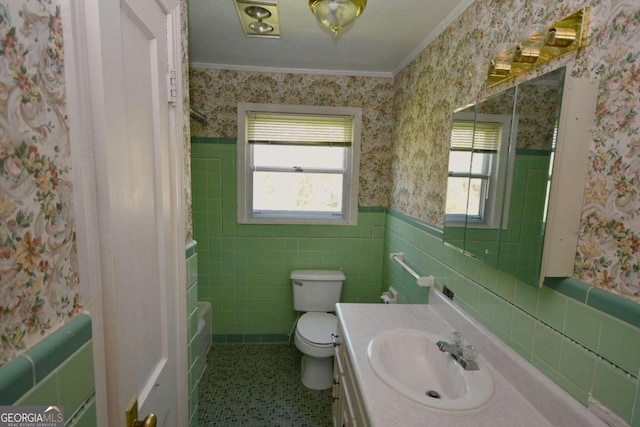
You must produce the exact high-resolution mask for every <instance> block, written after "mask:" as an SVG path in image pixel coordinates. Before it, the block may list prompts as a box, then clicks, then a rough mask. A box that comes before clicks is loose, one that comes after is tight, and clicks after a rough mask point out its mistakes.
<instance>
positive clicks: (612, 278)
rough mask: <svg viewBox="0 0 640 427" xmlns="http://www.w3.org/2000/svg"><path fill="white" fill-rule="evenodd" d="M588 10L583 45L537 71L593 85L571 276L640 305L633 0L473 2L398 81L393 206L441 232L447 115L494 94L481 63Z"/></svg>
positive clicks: (637, 19) (639, 148)
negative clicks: (521, 33)
mask: <svg viewBox="0 0 640 427" xmlns="http://www.w3.org/2000/svg"><path fill="white" fill-rule="evenodd" d="M584 6H590V7H591V23H590V27H589V34H588V38H589V41H588V46H587V47H586V48H585V49H583V50H582V51H580V52H578V54H571V55H568V56H567V57H564V58H561V59H559V60H557V61H554V62H552V63H550V64H548V65H547V66H545V67H543V68H542V69H540V70H539V71H538V72H537V74H542V73H545V72H548V71H550V70H551V69H553V68H557V67H560V66H562V65H565V64H566V65H567V66H568V67H569V70H570V72H571V73H572V74H573V75H574V76H578V77H586V78H593V79H597V80H598V81H599V98H598V101H597V112H596V119H595V122H594V128H593V140H592V141H589V142H587V143H589V144H590V145H591V150H590V151H591V154H590V164H589V169H588V178H587V182H586V186H585V200H584V207H583V213H582V224H581V227H580V238H579V244H578V250H577V254H576V264H577V265H576V268H575V272H574V276H575V277H576V278H578V279H580V280H582V281H584V282H586V283H589V284H592V285H594V286H598V287H601V288H604V289H607V290H609V291H611V292H613V293H616V294H618V295H621V296H623V297H626V298H629V299H631V300H633V301H636V302H640V194H639V192H640V117H638V112H639V111H640V98H639V97H638V93H639V92H640V31H639V30H638V28H639V27H640V3H639V2H638V1H637V0H594V1H584V0H565V1H562V0H541V1H537V2H530V1H526V0H514V1H506V0H491V1H483V2H474V3H473V4H472V5H471V6H470V7H469V8H468V9H467V10H466V11H465V12H464V13H463V14H462V15H461V16H460V17H459V18H458V19H457V20H456V21H454V22H453V23H452V24H451V25H450V26H449V27H448V28H447V29H446V30H445V31H444V32H443V33H442V34H441V35H440V36H439V37H438V38H437V39H436V40H435V41H434V42H433V43H431V44H430V45H429V46H427V48H426V49H425V50H424V51H423V52H422V53H421V54H420V55H419V56H418V57H417V58H416V59H415V60H414V61H413V62H412V63H410V64H409V65H408V66H407V67H406V68H405V69H404V70H402V71H401V72H400V73H399V74H398V75H397V76H396V78H395V80H394V85H395V99H394V110H395V119H394V120H395V130H394V136H393V141H394V149H393V153H392V157H393V161H392V168H391V177H392V182H393V187H392V190H391V195H390V199H391V200H390V207H392V208H393V209H396V210H399V211H401V212H403V213H405V214H407V215H410V216H413V217H415V218H418V219H420V220H423V221H425V222H429V223H431V224H434V225H437V226H442V224H443V212H444V197H445V191H446V170H447V144H448V141H449V137H448V135H449V132H450V129H449V123H450V116H451V113H452V112H453V110H454V108H457V107H460V106H463V105H466V104H469V103H471V102H474V101H475V100H476V99H482V98H484V97H486V96H488V95H490V94H491V92H492V91H493V92H495V90H496V89H493V90H487V91H485V92H483V91H482V90H481V86H482V80H483V78H482V74H483V73H480V72H477V71H476V70H477V69H478V67H477V63H478V59H477V58H480V59H482V58H489V56H490V54H489V52H490V51H491V49H492V48H493V47H494V46H496V45H497V44H498V43H502V42H515V37H516V36H517V34H518V29H519V28H520V27H521V26H522V25H525V24H529V23H535V22H542V23H552V22H555V21H557V20H560V19H562V18H564V17H565V16H568V15H570V14H571V13H573V12H574V11H576V10H578V9H580V8H582V7H584ZM528 78H531V76H528ZM504 87H505V86H502V87H499V90H502V89H504ZM425 111H426V112H428V113H427V114H425Z"/></svg>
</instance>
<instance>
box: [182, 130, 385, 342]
mask: <svg viewBox="0 0 640 427" xmlns="http://www.w3.org/2000/svg"><path fill="white" fill-rule="evenodd" d="M191 148H192V149H191V173H192V191H193V204H192V209H193V224H194V226H193V227H194V238H195V239H196V240H197V241H198V297H199V299H200V300H202V301H209V302H210V303H211V308H212V312H213V333H214V340H215V342H255V340H261V342H264V341H267V342H268V341H269V340H273V339H275V338H277V337H282V336H284V334H287V333H288V332H289V330H290V329H291V326H292V324H293V322H294V320H295V316H296V313H295V311H294V310H293V297H292V290H291V282H290V280H289V274H290V272H291V270H294V269H334V270H338V269H342V270H343V271H344V273H345V275H346V277H347V279H346V281H345V283H344V287H343V290H342V301H343V302H377V301H379V297H380V292H381V283H382V262H381V260H382V257H383V249H384V221H385V213H384V210H383V209H375V208H372V209H362V208H361V209H360V212H359V215H358V225H356V226H323V225H246V224H237V223H236V169H235V154H236V145H235V140H233V139H231V140H230V139H214V138H193V139H192V147H191ZM263 339H264V341H263Z"/></svg>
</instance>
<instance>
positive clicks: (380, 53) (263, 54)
mask: <svg viewBox="0 0 640 427" xmlns="http://www.w3.org/2000/svg"><path fill="white" fill-rule="evenodd" d="M472 2H473V0H369V1H368V4H367V7H366V8H365V10H364V12H363V13H362V15H360V17H359V18H358V19H357V21H356V23H355V25H354V26H353V27H352V28H350V29H349V30H348V31H347V32H345V33H344V34H342V36H341V37H340V38H339V40H338V41H337V42H336V41H335V40H333V38H332V37H331V36H330V35H329V34H328V33H327V32H325V31H323V30H322V29H321V28H320V26H319V25H318V23H317V21H316V18H315V17H314V16H313V15H312V13H311V10H310V9H309V4H308V1H307V0H279V1H278V11H279V15H280V31H281V37H280V38H279V39H259V38H255V37H254V38H249V37H246V36H245V35H244V32H243V31H242V28H241V26H240V19H239V17H238V13H237V11H236V8H235V4H234V1H233V0H189V60H190V62H191V65H192V66H200V67H202V66H212V67H217V68H230V69H240V70H272V71H294V72H317V73H327V74H353V75H379V76H392V75H394V74H395V73H397V72H398V71H400V70H401V69H402V68H403V67H404V66H405V65H407V64H408V63H409V62H410V61H411V60H412V59H413V58H414V57H415V56H416V55H417V54H418V53H419V52H420V51H422V49H424V47H425V46H427V45H428V44H429V43H430V42H431V41H432V40H433V39H435V37H437V36H438V35H439V34H440V33H441V32H442V31H443V30H444V28H446V27H447V25H449V23H451V21H453V20H454V19H455V18H456V17H458V16H459V15H460V14H461V13H462V12H463V11H464V10H465V9H466V8H467V7H468V6H469V5H470V4H471V3H472Z"/></svg>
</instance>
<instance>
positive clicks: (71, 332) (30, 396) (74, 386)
mask: <svg viewBox="0 0 640 427" xmlns="http://www.w3.org/2000/svg"><path fill="white" fill-rule="evenodd" d="M0 405H38V406H50V405H57V406H63V407H64V415H65V425H67V426H78V427H91V426H95V425H97V420H96V409H95V383H94V375H93V345H92V341H91V319H90V318H89V316H87V315H86V314H80V315H78V316H76V317H75V318H74V319H73V320H71V321H70V322H69V323H67V324H66V325H64V326H63V327H61V328H60V329H58V330H57V331H56V332H54V333H52V334H51V335H50V336H48V337H47V338H45V339H44V340H43V341H41V342H39V343H38V344H36V345H34V346H33V347H31V348H29V349H28V350H27V351H26V352H25V353H23V354H22V355H20V356H18V357H17V358H16V359H15V360H13V361H12V362H10V363H8V364H6V365H4V366H3V367H2V368H0Z"/></svg>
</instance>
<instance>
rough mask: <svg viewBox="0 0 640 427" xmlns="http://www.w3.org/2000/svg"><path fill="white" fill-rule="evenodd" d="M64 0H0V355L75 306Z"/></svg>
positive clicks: (38, 335) (11, 353)
mask: <svg viewBox="0 0 640 427" xmlns="http://www.w3.org/2000/svg"><path fill="white" fill-rule="evenodd" d="M63 53H64V52H63V45H62V23H61V19H60V4H59V2H58V1H55V0H23V1H20V2H15V1H13V0H10V1H8V2H7V1H6V0H2V1H0V365H2V364H4V363H6V362H7V361H9V360H11V359H13V358H14V357H15V355H16V354H17V353H19V352H21V351H22V350H24V349H26V348H28V347H30V346H32V345H33V344H35V343H36V342H37V341H39V340H40V339H42V337H43V336H45V335H46V334H47V333H48V332H50V331H53V330H55V329H56V328H57V327H58V326H60V325H61V324H62V323H63V322H64V321H65V320H67V319H69V318H70V317H72V316H73V315H75V314H76V313H78V312H79V311H80V310H81V308H82V307H81V304H80V301H79V297H78V268H77V256H76V241H75V223H74V218H73V213H72V209H73V200H72V192H73V186H72V182H71V170H70V163H71V160H70V153H69V135H68V124H67V121H66V106H65V82H64V70H63Z"/></svg>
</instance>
